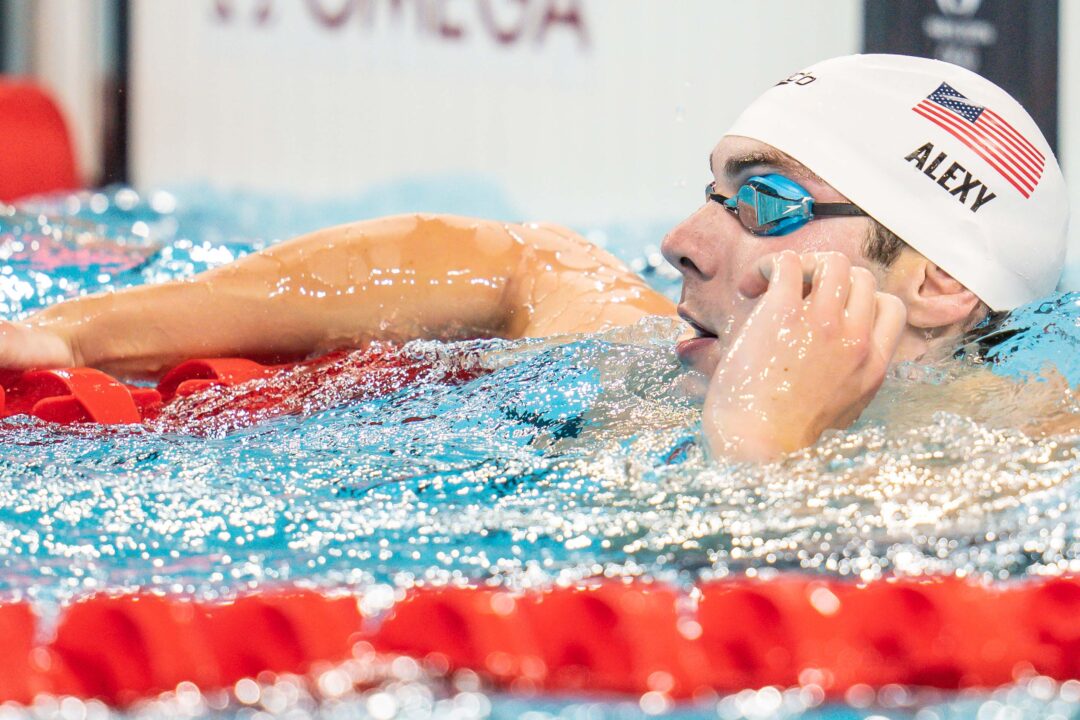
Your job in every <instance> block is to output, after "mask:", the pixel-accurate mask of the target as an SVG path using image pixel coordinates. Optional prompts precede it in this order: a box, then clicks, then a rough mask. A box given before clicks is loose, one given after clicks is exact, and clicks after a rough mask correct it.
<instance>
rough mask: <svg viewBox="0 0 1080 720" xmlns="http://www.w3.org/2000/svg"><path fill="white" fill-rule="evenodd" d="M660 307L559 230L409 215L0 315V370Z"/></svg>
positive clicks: (618, 318) (493, 327) (548, 329)
mask: <svg viewBox="0 0 1080 720" xmlns="http://www.w3.org/2000/svg"><path fill="white" fill-rule="evenodd" d="M672 311H673V308H672V307H671V303H670V302H668V301H667V300H666V299H665V298H663V297H662V296H660V295H659V294H657V293H655V292H653V291H652V290H650V289H649V288H648V287H647V286H646V285H645V284H644V282H643V281H642V280H641V279H640V278H637V277H636V276H635V275H634V274H633V273H631V272H630V271H629V270H628V269H626V268H625V266H623V265H622V264H621V263H620V262H619V261H618V260H616V259H615V258H614V257H612V256H611V255H609V254H607V253H605V252H603V251H601V250H599V249H598V248H596V247H594V246H592V245H590V244H588V243H587V242H586V241H585V240H584V239H582V238H581V237H580V236H577V235H575V234H574V233H571V232H570V231H568V230H564V229H561V228H556V227H550V226H537V225H528V226H524V225H513V224H503V223H497V222H492V221H486V220H476V219H471V218H462V217H455V216H429V215H407V216H395V217H389V218H382V219H378V220H371V221H364V222H358V223H353V224H350V225H343V226H340V227H334V228H329V229H326V230H321V231H318V232H315V233H311V234H309V235H304V236H302V237H299V238H296V239H293V240H291V241H288V242H285V243H281V244H279V245H275V246H273V247H271V248H268V249H267V250H265V251H263V252H260V253H256V254H254V255H250V256H248V257H245V258H242V259H241V260H238V261H236V262H235V263H232V264H230V265H227V266H224V267H221V268H217V269H215V270H211V271H209V272H206V273H202V274H200V275H197V276H195V277H193V278H191V279H187V280H183V281H176V282H170V283H164V284H159V285H148V286H143V287H138V288H133V289H130V290H125V291H120V292H115V293H106V294H101V295H95V296H90V297H86V298H80V299H78V300H73V301H69V302H65V303H61V304H59V305H56V306H54V307H51V308H48V309H46V310H43V311H41V312H39V313H37V314H35V315H33V316H31V317H29V318H28V319H27V320H26V321H25V323H21V324H15V323H0V367H6V368H26V367H63V366H70V365H87V366H91V367H98V368H101V369H104V370H108V371H110V372H113V373H117V374H122V375H136V376H138V375H154V374H156V373H158V372H160V371H161V370H162V369H163V368H166V367H168V366H171V365H174V364H176V363H178V362H180V361H182V360H184V359H186V358H190V357H195V356H228V355H239V356H247V357H260V358H294V357H302V356H305V355H308V354H311V353H315V352H318V351H321V350H328V349H331V348H334V347H341V346H352V345H360V344H362V343H364V342H366V341H369V340H372V339H391V340H409V339H413V338H440V339H460V338H467V337H492V336H501V337H521V336H536V335H547V334H555V333H563V332H589V331H595V330H600V329H603V328H604V327H610V326H615V325H623V324H628V323H633V322H635V321H636V320H637V319H639V318H641V317H643V316H645V315H650V314H671V313H672Z"/></svg>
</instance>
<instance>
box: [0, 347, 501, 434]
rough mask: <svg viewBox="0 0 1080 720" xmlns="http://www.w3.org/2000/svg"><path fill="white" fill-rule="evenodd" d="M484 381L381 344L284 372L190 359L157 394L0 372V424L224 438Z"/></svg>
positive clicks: (102, 378)
mask: <svg viewBox="0 0 1080 720" xmlns="http://www.w3.org/2000/svg"><path fill="white" fill-rule="evenodd" d="M444 365H445V366H444ZM487 372H488V371H487V370H486V369H484V368H482V367H480V366H479V364H478V363H476V362H475V358H473V357H472V356H468V355H463V356H461V357H459V358H456V361H452V362H447V363H444V364H443V365H439V364H437V363H436V362H435V361H434V360H432V359H429V358H425V357H423V356H413V355H409V354H407V353H405V352H403V351H401V349H400V348H396V347H393V346H389V345H381V344H380V345H373V346H372V347H370V348H369V349H368V350H366V351H364V352H362V353H345V352H336V353H331V354H329V355H326V356H324V357H321V358H318V359H316V360H312V361H308V362H303V363H294V364H288V365H263V364H260V363H257V362H254V361H252V360H247V359H243V358H209V359H200V360H189V361H187V362H184V363H182V364H180V365H178V366H176V367H175V368H173V369H172V370H170V371H169V372H167V373H166V374H165V375H164V376H163V377H162V378H161V380H160V382H158V385H157V387H156V388H147V387H136V386H133V385H125V384H123V383H121V382H120V381H119V380H116V379H115V378H112V377H109V376H108V375H106V374H105V373H103V372H101V371H99V370H94V369H91V368H65V369H57V370H32V371H28V372H15V371H0V418H5V417H11V416H14V415H30V416H33V417H36V418H38V419H41V420H46V421H49V422H58V423H65V424H66V423H97V424H101V425H117V424H136V423H146V424H147V425H148V426H149V427H151V428H152V429H154V430H158V431H163V432H190V433H194V434H199V433H200V432H202V431H204V430H207V429H212V430H213V431H215V432H228V431H230V430H235V429H238V428H240V427H244V426H247V425H252V424H255V423H257V422H261V421H263V420H266V419H269V418H272V417H277V416H280V415H287V414H298V413H304V412H313V411H316V410H320V409H325V408H324V407H322V406H320V403H321V404H322V405H325V406H327V407H328V406H330V405H332V404H335V403H339V402H345V401H347V400H367V399H371V398H376V397H381V396H383V395H387V394H389V393H392V392H395V391H397V390H401V389H402V388H405V387H409V386H411V385H413V384H415V383H417V382H418V381H420V380H421V379H424V380H429V381H432V382H443V383H454V384H460V383H463V382H467V381H469V380H472V379H474V378H477V377H479V376H481V375H484V374H486V373H487ZM335 383H336V385H335ZM328 388H329V389H332V390H334V391H335V392H328V391H327V390H328ZM335 393H336V394H335Z"/></svg>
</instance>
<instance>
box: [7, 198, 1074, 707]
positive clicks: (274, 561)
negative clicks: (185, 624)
mask: <svg viewBox="0 0 1080 720" xmlns="http://www.w3.org/2000/svg"><path fill="white" fill-rule="evenodd" d="M128 200H130V198H129V199H128ZM56 202H59V201H56ZM162 202H163V201H160V202H159V207H158V209H156V210H155V209H154V207H153V203H152V201H151V200H146V199H144V200H140V201H139V202H137V203H135V204H134V205H131V206H130V210H129V211H123V210H121V209H120V208H119V203H118V201H117V200H116V198H115V197H113V198H112V199H110V200H109V203H111V204H109V205H108V207H109V208H112V209H111V210H109V213H112V215H109V218H110V220H109V222H107V223H105V224H104V226H105V230H104V231H103V232H104V233H105V234H106V235H107V234H108V233H110V232H114V233H116V234H117V237H120V236H121V235H123V232H122V230H120V229H118V228H124V227H128V228H130V226H132V225H133V224H134V223H135V222H144V223H147V224H148V225H151V224H154V227H156V228H159V229H158V230H157V231H156V232H157V235H156V242H159V243H160V244H161V247H160V249H159V250H157V251H156V253H155V254H153V255H152V256H149V257H147V258H146V262H145V263H143V264H142V265H139V266H137V267H136V266H133V267H131V268H129V269H126V270H122V271H119V272H117V273H116V274H114V275H112V276H110V277H109V278H108V279H107V280H102V279H100V278H99V277H96V276H94V277H92V276H91V273H90V272H88V271H78V270H71V269H69V270H68V271H67V272H69V275H70V276H69V277H67V278H66V279H64V281H63V282H60V280H61V279H63V277H64V276H63V275H62V274H61V275H57V274H56V273H51V272H49V273H46V272H44V271H41V270H36V269H34V268H33V266H32V264H31V263H24V264H22V265H19V264H18V263H11V262H9V263H8V264H7V265H6V266H5V272H4V274H3V276H2V282H3V283H5V284H4V285H3V287H4V298H5V303H6V305H4V307H3V312H2V313H0V314H2V315H4V316H6V317H14V316H17V315H19V314H20V313H22V312H25V311H27V310H28V309H30V308H33V307H37V306H40V305H42V304H47V303H49V302H54V301H56V300H58V299H60V298H64V297H70V296H73V295H78V294H80V293H85V292H91V291H96V290H101V289H107V288H112V287H122V286H126V285H132V284H138V283H142V282H149V281H155V280H162V279H169V278H175V277H182V276H185V275H188V274H190V273H192V272H195V271H197V270H200V269H204V268H206V267H210V266H213V265H216V264H219V263H221V262H225V261H227V260H229V259H231V258H233V257H235V256H237V255H239V254H242V253H244V252H249V251H250V250H252V249H255V248H257V247H259V246H260V245H261V243H263V242H264V240H265V239H264V238H243V237H239V236H230V237H228V238H225V237H223V236H217V237H216V238H215V239H213V240H211V239H206V238H203V237H199V236H197V235H193V234H191V233H190V232H188V231H187V230H186V229H185V228H195V229H198V228H200V227H201V225H200V223H202V222H204V220H205V218H203V219H200V218H199V217H198V216H195V217H193V216H191V215H188V214H186V213H185V211H184V210H183V209H179V210H178V209H175V208H174V209H170V208H169V207H168V204H167V203H166V204H162ZM99 205H100V204H99ZM85 212H87V211H86V209H85V207H84V206H83V205H82V204H80V209H79V210H78V211H77V212H76V213H75V215H77V216H79V217H81V215H78V214H79V213H85ZM91 212H92V211H91ZM200 212H202V211H200ZM150 213H153V214H152V215H150ZM211 214H212V213H211ZM105 215H108V213H105ZM196 215H197V213H196ZM134 218H138V219H137V220H136V219H134ZM148 218H149V219H148ZM5 237H7V238H8V239H7V240H4V241H5V242H7V241H10V237H8V236H5ZM609 237H611V235H610V233H609ZM615 244H616V245H617V243H615ZM117 247H120V248H123V247H126V246H125V245H124V242H123V241H122V238H121V242H119V243H118V245H117ZM621 252H623V254H624V256H626V255H628V254H630V251H628V250H627V249H626V248H625V247H623V249H622V250H621ZM643 262H646V263H648V262H651V261H649V260H648V259H646V260H645V261H643ZM58 278H59V279H58ZM1078 317H1080V297H1078V296H1076V295H1069V294H1066V295H1056V296H1054V297H1052V298H1049V299H1048V300H1047V301H1045V302H1044V303H1037V304H1034V305H1032V306H1029V307H1027V308H1024V309H1022V310H1020V311H1018V312H1016V313H1014V314H1012V315H1011V316H1010V317H1009V318H1007V319H1006V320H1005V321H1004V322H1002V323H999V324H997V325H995V326H994V327H992V328H988V329H986V330H985V331H983V332H982V333H981V334H980V335H979V336H978V337H973V338H971V339H970V342H968V343H967V344H966V345H965V346H964V348H963V352H962V353H959V355H960V357H959V359H958V358H955V357H953V355H954V354H955V353H954V350H955V348H948V349H943V350H942V352H941V353H940V354H939V355H940V356H939V357H938V358H937V359H935V360H933V361H932V362H929V363H925V364H920V365H902V366H900V367H898V368H896V369H895V371H894V372H893V373H892V375H891V376H890V377H889V379H888V380H887V382H886V384H885V387H884V388H883V390H882V392H881V393H880V395H879V396H878V398H877V399H876V400H875V402H874V403H873V405H872V406H871V407H870V408H869V410H868V411H867V413H866V414H865V415H864V417H863V418H862V419H861V420H860V422H859V423H858V424H857V425H856V426H855V427H854V428H852V429H850V430H848V431H845V432H833V433H830V434H829V435H827V436H826V437H825V438H823V439H822V441H821V442H819V443H818V444H817V445H815V446H814V447H812V448H810V449H807V450H805V451H802V452H800V453H796V454H794V455H792V456H789V457H787V458H785V459H784V460H782V461H780V462H778V463H774V464H771V465H767V466H755V465H745V464H731V463H724V462H715V461H710V460H709V459H708V458H706V456H705V453H704V452H703V449H702V446H701V443H700V442H699V440H698V433H699V428H698V415H699V410H698V404H697V402H698V401H697V400H696V399H695V398H694V397H693V396H692V394H690V393H688V392H687V389H686V388H687V385H688V383H687V377H686V376H685V375H684V374H683V373H682V372H681V371H680V370H679V368H678V366H677V364H676V362H675V360H674V357H673V354H672V352H671V344H672V342H673V340H674V337H675V336H676V335H677V333H678V331H679V328H678V327H677V326H676V325H675V324H674V323H671V322H668V321H658V320H653V321H646V322H643V323H641V324H639V325H638V326H636V327H633V328H626V329H622V330H619V331H614V332H611V333H606V334H601V335H593V336H581V337H572V338H555V339H549V340H545V341H516V342H511V341H490V340H486V341H475V342H465V343H454V344H443V343H432V342H425V343H414V344H410V345H409V346H408V347H407V348H406V352H407V353H409V354H410V357H413V358H420V359H422V360H423V361H424V362H426V363H427V366H426V367H428V370H425V372H424V373H420V375H419V376H418V377H409V378H405V379H407V380H408V382H404V379H403V378H402V377H397V376H393V375H392V374H391V375H390V376H388V377H387V378H382V379H381V380H380V379H379V378H374V379H373V378H372V377H369V376H363V374H362V373H358V372H356V370H357V368H359V367H360V366H361V365H363V363H359V364H357V362H356V360H357V356H356V355H354V356H349V357H346V358H345V359H340V358H339V361H338V362H339V364H338V365H336V366H334V367H335V369H336V371H337V372H336V374H333V378H331V379H329V380H326V376H325V375H324V376H319V375H318V374H317V373H310V372H309V373H305V372H303V371H298V372H295V373H294V374H293V375H289V376H284V377H281V378H278V379H277V380H270V381H258V382H260V383H263V384H262V385H258V386H257V387H243V388H236V389H231V390H216V391H210V392H208V393H207V394H203V395H199V396H195V397H192V398H189V399H188V400H186V401H185V403H184V404H182V405H178V406H176V407H177V409H176V411H174V412H172V414H167V415H164V416H162V417H161V418H159V419H158V420H157V421H155V423H156V424H151V425H150V426H148V427H121V428H101V427H89V426H69V427H60V426H51V425H46V424H43V423H40V422H37V421H34V420H30V419H26V418H21V419H10V420H6V421H3V422H2V423H0V443H2V444H3V447H4V452H3V454H2V456H0V568H2V572H0V591H2V592H3V594H4V595H6V596H16V597H30V598H33V599H36V600H37V601H39V602H40V603H41V604H42V605H43V606H45V607H47V606H49V605H50V604H54V603H56V602H59V601H62V600H64V599H65V598H68V597H71V596H74V595H79V594H83V593H85V592H88V591H92V590H100V589H103V588H108V589H120V588H132V587H147V586H150V587H156V588H162V589H166V590H170V591H175V592H186V593H194V594H197V595H200V596H207V597H213V596H217V595H221V594H225V595H228V594H231V593H234V592H237V591H239V590H242V589H245V588H249V587H253V586H258V585H260V584H263V583H268V582H275V581H279V580H302V581H305V582H308V583H311V584H314V585H319V586H335V587H339V586H346V587H355V588H360V587H364V588H370V587H372V586H373V585H376V584H384V585H390V586H408V585H410V584H413V583H416V582H427V583H431V582H454V581H459V580H465V579H471V580H490V581H496V582H500V583H503V584H505V585H507V586H512V587H531V586H536V585H543V584H546V583H550V582H553V581H559V580H571V579H575V578H580V577H588V576H593V575H596V574H599V573H604V574H608V575H649V576H652V577H657V578H661V579H665V580H670V581H673V582H677V583H684V582H691V581H695V580H698V579H701V578H712V577H721V576H725V575H730V574H733V573H745V574H752V575H759V576H760V575H767V574H769V573H771V572H775V571H776V570H780V569H799V570H801V571H804V572H812V573H824V574H828V575H835V576H847V577H859V578H874V577H878V576H880V575H882V574H886V573H893V574H920V573H926V572H939V571H940V572H951V573H958V574H963V575H979V576H985V577H988V578H1011V577H1022V576H1026V575H1033V574H1056V573H1063V572H1077V571H1078V570H1080V514H1078V513H1080V510H1078V509H1077V506H1076V503H1075V502H1074V498H1075V497H1076V496H1077V494H1078V492H1080V487H1077V482H1078V481H1077V477H1080V473H1078V470H1080V434H1078V429H1080V423H1078V420H1080V415H1078V411H1080V408H1078V407H1077V402H1076V397H1075V394H1074V392H1073V390H1072V388H1073V387H1075V386H1076V385H1077V383H1078V382H1080V365H1078V364H1077V363H1078V361H1077V360H1076V358H1077V354H1076V353H1075V346H1076V344H1077V342H1078V341H1080V330H1078V329H1077V322H1078ZM980 341H981V342H980ZM481 371H482V372H481ZM425 373H426V374H425ZM470 373H472V374H470ZM320 377H322V378H323V379H324V380H325V382H323V381H317V380H318V379H319V378H320ZM290 383H291V385H290ZM365 383H367V384H368V385H365ZM376 386H377V389H379V391H380V392H378V393H375V392H368V390H370V389H371V388H372V387H376ZM283 388H290V390H289V392H290V393H292V394H291V395H289V397H292V398H294V399H298V401H297V402H296V403H294V404H293V405H290V406H289V407H288V408H287V410H288V412H287V413H286V414H278V413H271V414H267V415H259V414H258V413H257V412H256V413H254V414H251V413H248V414H235V413H234V414H233V415H230V414H228V413H218V410H219V409H220V408H221V406H222V405H227V404H228V403H230V402H231V401H233V400H235V399H236V398H237V397H240V396H243V395H245V393H247V394H250V393H251V392H252V391H253V390H256V389H257V390H258V391H259V392H260V393H261V392H263V391H266V390H274V389H277V390H282V389H283ZM287 394H288V393H287ZM1061 691H1062V692H1064V686H1062V687H1061ZM1070 692H1071V690H1070ZM361 697H367V696H363V695H361ZM988 697H989V696H988ZM995 697H996V696H995ZM1040 697H1041V696H1040ZM1055 697H1057V696H1055ZM744 701H745V702H746V703H749V702H750V700H749V699H746V698H744ZM983 701H985V702H998V700H996V699H993V698H991V699H987V698H986V697H984V698H983V699H982V700H980V701H979V702H983ZM361 702H367V700H362V701H361ZM493 702H494V704H493V705H492V708H493V709H492V710H491V712H492V713H493V714H495V715H498V712H501V710H499V708H500V707H502V708H504V709H505V708H507V707H518V706H517V705H514V703H515V702H518V701H517V700H514V699H512V698H511V699H508V700H506V701H505V702H506V703H507V704H505V705H500V704H499V703H500V702H503V701H501V700H495V701H493ZM544 702H547V701H544ZM731 702H736V701H731ZM755 702H756V700H755ZM762 702H764V700H762ZM950 702H951V701H950ZM972 702H974V701H972ZM1040 702H1041V701H1040ZM1046 702H1050V701H1049V700H1047V701H1046ZM543 705H544V703H543V702H540V701H536V702H534V703H533V704H532V705H530V707H532V708H534V709H536V711H537V712H540V711H541V710H542V708H541V706H543ZM729 705H730V704H729ZM229 707H231V708H232V710H229V711H227V710H225V709H222V710H221V712H233V711H235V710H236V708H235V707H234V706H229ZM365 707H367V706H365ZM433 707H434V706H433ZM545 707H546V706H545ZM551 707H554V708H556V710H553V711H552V712H555V711H558V712H562V710H561V709H560V708H561V707H562V706H561V705H559V704H558V703H555V704H554V705H551ZM724 707H729V706H724ZM731 707H734V708H735V709H738V708H739V707H743V706H742V705H738V706H737V707H736V706H734V705H730V707H729V709H730V708H731ZM745 707H746V708H750V707H752V706H751V705H746V706H745ZM950 707H951V706H950ZM965 707H967V706H965ZM1039 707H1043V706H1042V705H1040V706H1039ZM639 709H640V708H639ZM744 709H745V708H744ZM968 709H970V707H968ZM804 710H805V711H807V712H818V710H812V709H807V708H804ZM507 712H508V711H507ZM544 712H546V710H544ZM709 712H711V713H715V712H717V709H716V707H712V709H710V711H709ZM732 712H734V710H732ZM739 712H743V711H741V710H740V711H739ZM800 712H802V711H800ZM821 712H824V710H821ZM912 712H913V711H912ZM935 712H937V711H936V710H935ZM952 712H953V711H952V710H949V711H948V712H946V711H944V710H942V711H941V712H938V715H939V716H941V717H946V716H950V713H952ZM966 712H967V710H957V711H956V714H957V715H963V714H964V713H966ZM369 714H371V713H370V710H369ZM743 715H746V713H745V712H743ZM732 716H733V717H735V716H737V715H732Z"/></svg>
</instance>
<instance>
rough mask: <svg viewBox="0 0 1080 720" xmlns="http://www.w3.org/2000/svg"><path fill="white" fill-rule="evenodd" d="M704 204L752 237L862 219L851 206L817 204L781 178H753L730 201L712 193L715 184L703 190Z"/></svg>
mask: <svg viewBox="0 0 1080 720" xmlns="http://www.w3.org/2000/svg"><path fill="white" fill-rule="evenodd" d="M705 200H706V202H708V201H710V200H712V201H713V202H718V203H720V204H721V205H723V206H724V208H725V209H727V210H728V211H730V212H731V214H732V215H734V216H735V217H737V218H739V222H741V223H742V224H743V227H745V228H746V229H747V230H749V231H750V232H751V233H753V234H754V235H760V236H767V237H776V236H778V235H787V234H788V233H791V232H795V231H796V230H798V229H799V228H801V227H802V226H803V225H805V224H806V223H808V222H810V221H811V220H815V219H817V218H818V217H827V216H832V217H836V216H845V217H859V216H865V215H866V213H865V212H863V210H862V209H861V208H859V207H858V206H857V205H852V204H851V203H819V202H816V201H815V200H814V198H813V197H812V196H811V195H810V193H809V192H807V191H806V188H804V187H803V186H802V185H799V184H798V183H797V182H795V181H794V180H790V179H788V178H786V177H784V176H783V175H776V174H771V175H754V176H753V177H751V178H750V179H749V180H747V181H746V182H745V183H743V185H742V187H740V188H739V189H738V191H737V192H736V193H735V195H734V197H727V196H726V195H721V194H720V193H718V192H716V183H709V184H708V185H707V186H706V187H705Z"/></svg>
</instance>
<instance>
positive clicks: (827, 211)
mask: <svg viewBox="0 0 1080 720" xmlns="http://www.w3.org/2000/svg"><path fill="white" fill-rule="evenodd" d="M812 212H813V213H814V214H815V215H846V216H848V217H865V216H866V212H865V211H863V210H862V209H860V208H859V206H858V205H852V204H851V203H819V202H816V203H814V206H813V210H812Z"/></svg>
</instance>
